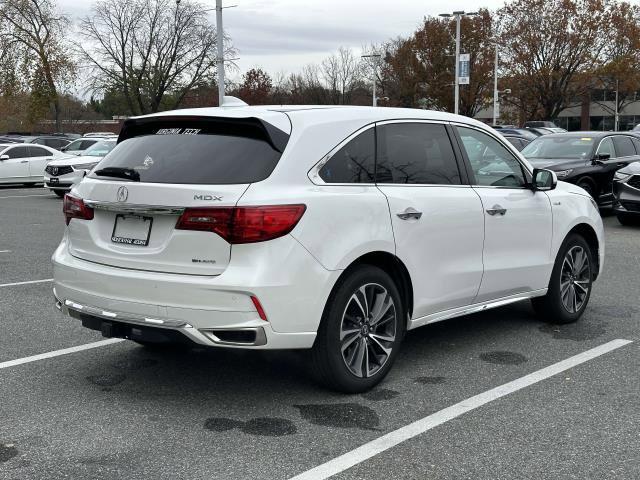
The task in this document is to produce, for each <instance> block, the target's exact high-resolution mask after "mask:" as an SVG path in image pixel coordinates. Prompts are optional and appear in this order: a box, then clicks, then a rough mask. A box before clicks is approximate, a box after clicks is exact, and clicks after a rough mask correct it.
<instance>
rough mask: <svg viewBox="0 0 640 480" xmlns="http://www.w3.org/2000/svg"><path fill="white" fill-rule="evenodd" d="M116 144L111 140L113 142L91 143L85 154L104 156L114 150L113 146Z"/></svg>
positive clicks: (86, 155)
mask: <svg viewBox="0 0 640 480" xmlns="http://www.w3.org/2000/svg"><path fill="white" fill-rule="evenodd" d="M115 146H116V142H115V140H114V141H111V142H104V141H103V142H98V143H95V144H93V145H91V146H90V147H89V148H87V149H86V150H85V151H84V153H83V156H85V157H104V156H105V155H106V154H107V153H109V152H110V151H111V150H113V147H115Z"/></svg>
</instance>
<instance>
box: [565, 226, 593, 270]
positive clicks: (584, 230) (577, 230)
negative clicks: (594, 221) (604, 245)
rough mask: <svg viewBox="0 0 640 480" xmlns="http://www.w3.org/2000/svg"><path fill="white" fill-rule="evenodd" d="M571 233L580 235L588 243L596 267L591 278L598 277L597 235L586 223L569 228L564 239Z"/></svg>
mask: <svg viewBox="0 0 640 480" xmlns="http://www.w3.org/2000/svg"><path fill="white" fill-rule="evenodd" d="M571 234H577V235H580V236H581V237H582V238H584V239H585V241H586V242H587V244H588V245H589V248H590V249H591V257H592V258H593V259H594V260H595V262H596V268H595V269H594V272H593V280H595V279H596V278H598V272H599V271H600V241H599V240H598V235H597V234H596V231H595V229H594V228H593V227H592V226H591V225H589V224H588V223H579V224H577V225H575V226H574V227H573V228H572V229H571V230H569V232H568V233H567V235H566V236H565V239H566V238H567V237H568V236H569V235H571Z"/></svg>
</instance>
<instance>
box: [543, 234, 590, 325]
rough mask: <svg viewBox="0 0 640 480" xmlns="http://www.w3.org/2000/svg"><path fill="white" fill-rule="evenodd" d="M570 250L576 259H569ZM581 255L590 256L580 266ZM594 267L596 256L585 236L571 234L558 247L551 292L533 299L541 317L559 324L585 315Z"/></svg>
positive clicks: (550, 286)
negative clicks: (594, 257)
mask: <svg viewBox="0 0 640 480" xmlns="http://www.w3.org/2000/svg"><path fill="white" fill-rule="evenodd" d="M569 254H571V255H572V257H571V258H572V259H573V261H570V260H569V259H568V255H569ZM582 255H584V256H582ZM580 258H584V259H586V265H585V264H584V263H583V265H584V266H583V267H580ZM583 262H584V260H583ZM572 263H573V266H574V268H573V269H572V268H571V265H572ZM593 267H594V262H593V256H592V254H591V249H590V247H589V245H588V244H587V242H586V241H585V239H584V238H583V237H582V236H580V235H577V234H571V235H569V236H568V237H567V238H566V239H565V241H564V243H563V244H562V246H561V247H560V250H559V251H558V256H557V257H556V261H555V264H554V266H553V271H552V272H551V279H550V280H549V289H548V291H547V294H546V295H545V296H544V297H538V298H534V299H532V300H531V303H532V304H533V308H534V309H535V311H536V313H537V314H538V316H539V317H540V318H541V320H543V321H545V322H548V323H558V324H562V323H573V322H575V321H577V320H578V319H579V318H580V317H581V316H582V314H583V313H584V311H585V309H586V308H587V304H588V303H589V298H590V297H591V287H592V282H593ZM565 285H566V287H565ZM585 289H586V293H585V291H584V290H585ZM563 292H564V295H563ZM572 292H573V296H572ZM572 298H573V299H575V302H573V301H572Z"/></svg>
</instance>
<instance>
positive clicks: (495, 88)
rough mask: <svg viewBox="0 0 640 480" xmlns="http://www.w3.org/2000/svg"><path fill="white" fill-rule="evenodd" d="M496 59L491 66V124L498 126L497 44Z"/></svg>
mask: <svg viewBox="0 0 640 480" xmlns="http://www.w3.org/2000/svg"><path fill="white" fill-rule="evenodd" d="M495 47H496V58H495V61H494V65H493V124H494V125H497V124H498V44H497V43H496V45H495Z"/></svg>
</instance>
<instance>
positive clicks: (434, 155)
mask: <svg viewBox="0 0 640 480" xmlns="http://www.w3.org/2000/svg"><path fill="white" fill-rule="evenodd" d="M376 136H377V143H376V145H377V167H376V182H377V183H395V184H431V185H460V183H461V178H460V170H459V169H458V164H457V162H456V157H455V154H454V151H453V147H452V146H451V140H450V139H449V135H448V134H447V129H446V127H445V126H444V125H441V124H432V123H391V124H386V125H380V126H378V127H377V130H376Z"/></svg>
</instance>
